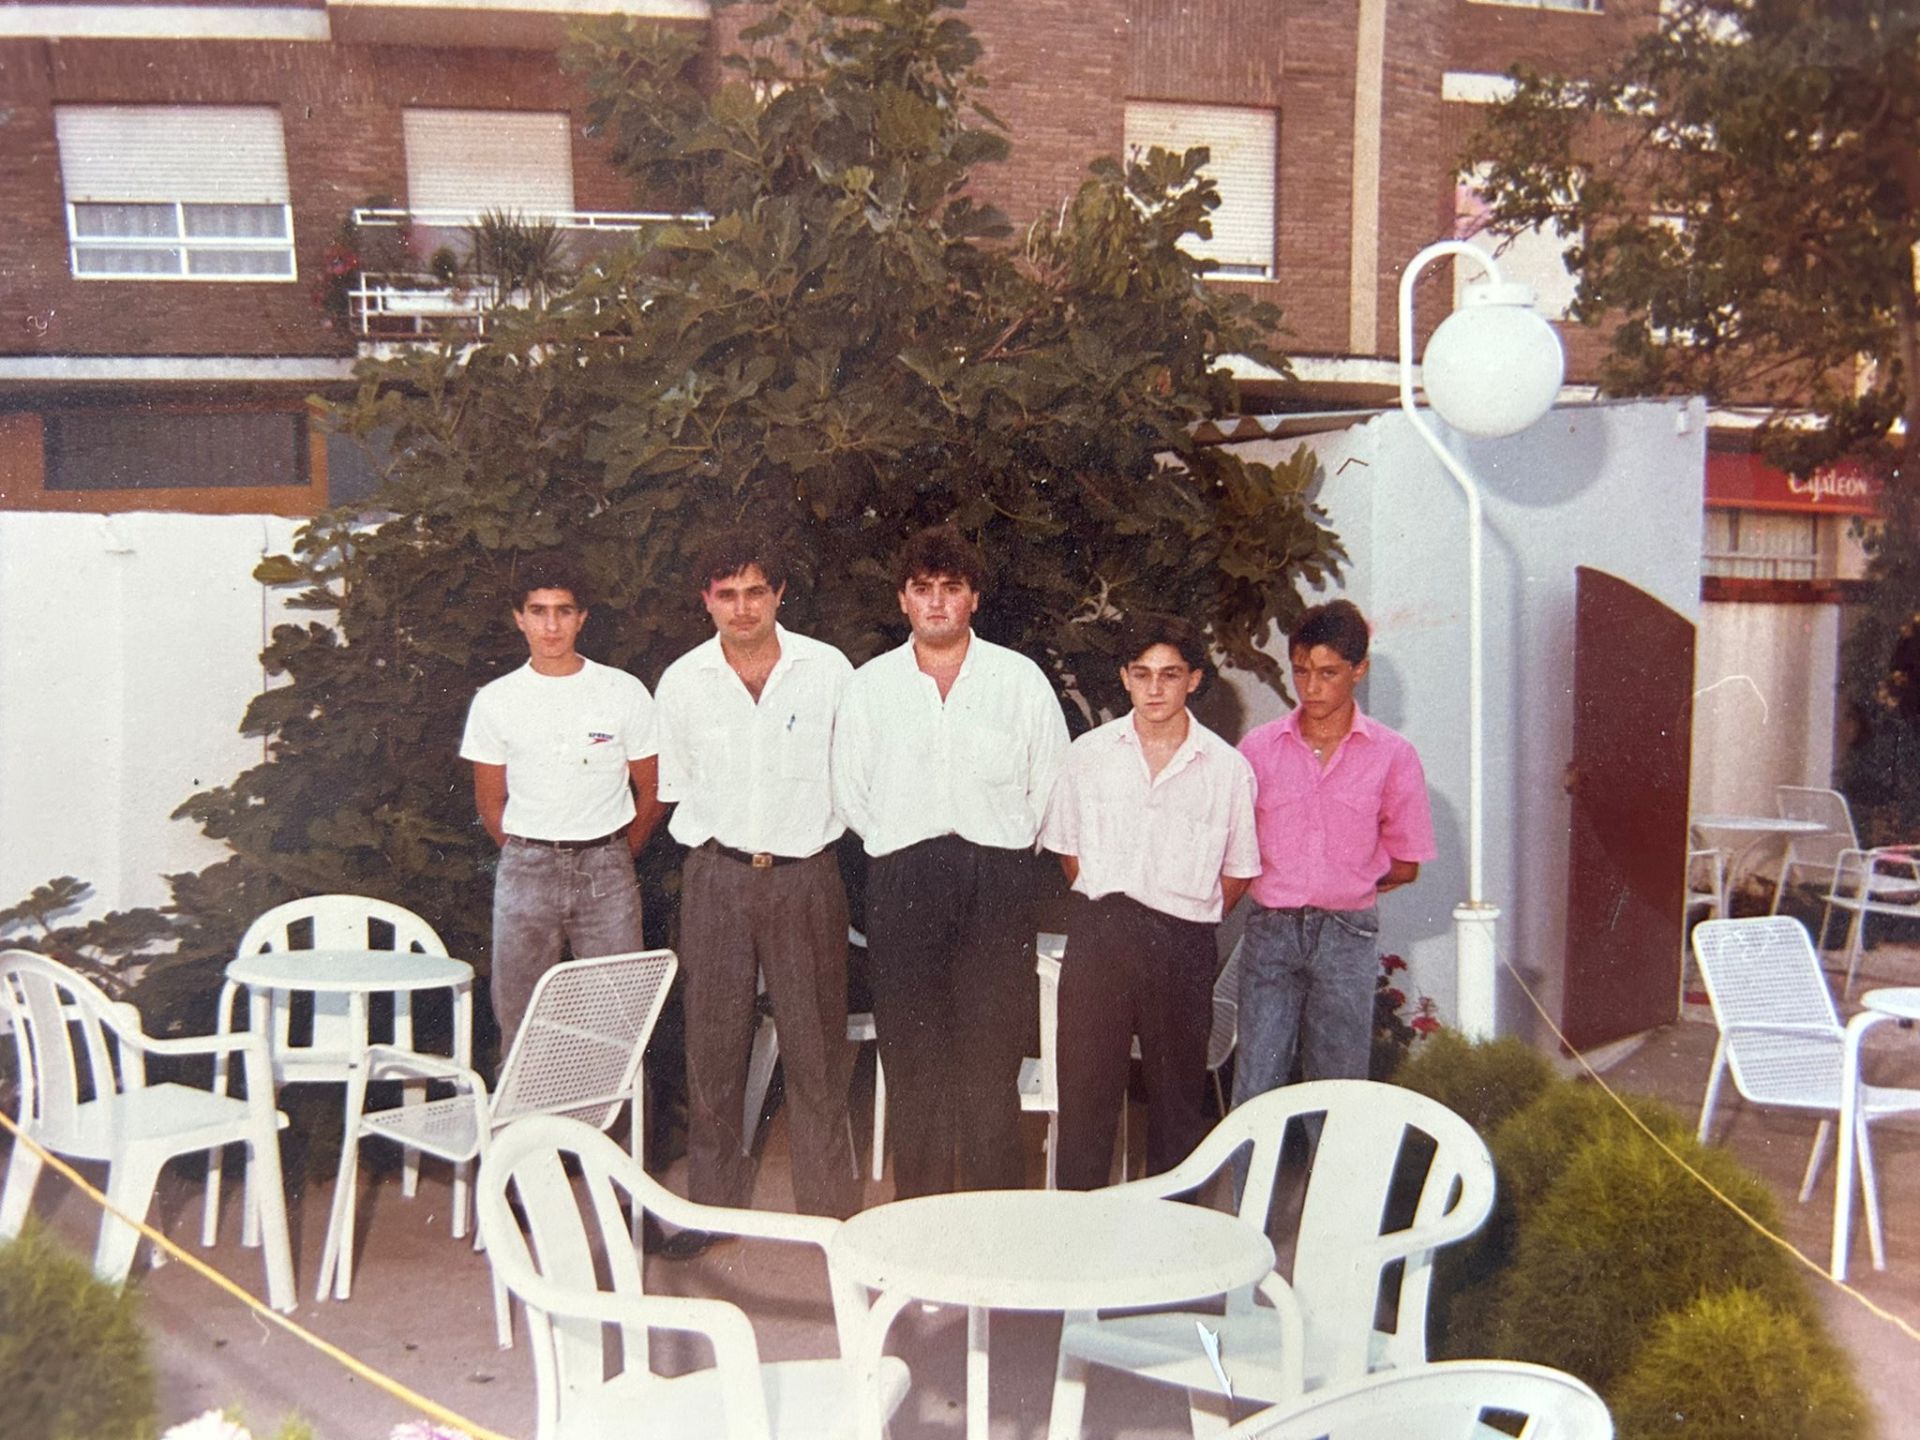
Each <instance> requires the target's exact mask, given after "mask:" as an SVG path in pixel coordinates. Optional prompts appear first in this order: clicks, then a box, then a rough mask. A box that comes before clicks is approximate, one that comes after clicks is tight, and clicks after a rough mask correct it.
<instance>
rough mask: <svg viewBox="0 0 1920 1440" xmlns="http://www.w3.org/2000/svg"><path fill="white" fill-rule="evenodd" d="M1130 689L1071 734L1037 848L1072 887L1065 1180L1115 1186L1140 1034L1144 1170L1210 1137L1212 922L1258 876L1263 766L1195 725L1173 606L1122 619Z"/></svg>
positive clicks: (1063, 995)
mask: <svg viewBox="0 0 1920 1440" xmlns="http://www.w3.org/2000/svg"><path fill="white" fill-rule="evenodd" d="M1121 654H1122V656H1123V657H1124V659H1125V663H1124V664H1122V665H1121V667H1120V683H1121V684H1122V685H1124V686H1125V687H1126V690H1127V697H1128V698H1129V699H1130V700H1132V701H1133V709H1132V710H1131V711H1130V712H1129V713H1128V714H1126V715H1123V716H1121V717H1120V718H1119V719H1118V720H1114V721H1110V722H1109V723H1107V724H1105V725H1102V726H1100V727H1099V728H1098V729H1096V730H1093V731H1091V732H1089V733H1088V734H1085V735H1082V736H1081V737H1080V738H1079V739H1078V740H1076V741H1074V743H1073V746H1072V748H1071V749H1069V750H1068V751H1067V763H1066V768H1065V769H1064V770H1063V771H1062V773H1061V776H1060V781H1059V783H1058V784H1057V785H1055V786H1054V790H1053V798H1052V800H1051V801H1050V802H1049V803H1048V806H1047V818H1046V823H1045V824H1043V825H1042V826H1041V828H1040V843H1041V844H1042V845H1043V846H1045V847H1046V848H1047V849H1049V850H1051V851H1053V852H1054V854H1056V855H1057V856H1059V858H1060V868H1061V869H1062V870H1063V871H1065V873H1066V877H1067V882H1068V883H1069V884H1070V885H1072V887H1073V898H1072V902H1071V903H1072V909H1071V911H1070V912H1069V916H1068V920H1067V954H1066V960H1065V962H1064V966H1063V969H1062V971H1061V977H1060V1029H1059V1036H1060V1040H1059V1066H1060V1141H1059V1143H1060V1153H1059V1156H1058V1157H1057V1163H1056V1173H1057V1181H1058V1184H1059V1185H1060V1188H1061V1189H1063V1190H1091V1189H1095V1188H1097V1187H1099V1186H1102V1185H1105V1184H1106V1183H1107V1177H1108V1170H1109V1169H1110V1167H1111V1164H1112V1159H1113V1140H1114V1130H1115V1126H1116V1124H1117V1122H1118V1119H1119V1115H1120V1106H1121V1105H1122V1104H1123V1103H1124V1102H1125V1099H1126V1091H1127V1071H1128V1057H1129V1051H1130V1046H1129V1043H1128V1042H1129V1041H1130V1039H1131V1038H1132V1037H1133V1036H1135V1035H1138V1036H1139V1037H1140V1060H1141V1064H1142V1066H1143V1067H1144V1068H1145V1072H1146V1080H1147V1104H1148V1122H1147V1170H1148V1172H1149V1173H1153V1174H1157V1173H1159V1172H1160V1171H1163V1170H1167V1169H1171V1168H1172V1167H1173V1166H1174V1165H1175V1164H1177V1163H1178V1162H1179V1161H1181V1160H1182V1159H1184V1158H1186V1155H1187V1152H1188V1151H1190V1150H1191V1149H1192V1148H1193V1147H1194V1146H1195V1145H1196V1144H1198V1143H1199V1142H1200V1140H1201V1138H1202V1137H1203V1136H1204V1135H1205V1134H1206V1133H1207V1125H1208V1117H1207V1113H1206V1108H1205V1103H1204V1100H1203V1096H1204V1095H1205V1093H1206V1079H1207V1036H1208V1033H1209V1031H1210V1030H1211V1029H1212V1025H1213V977H1214V971H1215V970H1216V969H1218V968H1219V952H1218V951H1217V949H1216V948H1215V945H1214V930H1215V929H1216V927H1217V926H1218V925H1219V922H1220V920H1221V918H1222V917H1223V916H1224V915H1225V914H1226V913H1227V912H1228V911H1230V910H1232V909H1233V907H1234V904H1235V902H1236V901H1238V900H1239V899H1240V897H1241V895H1242V894H1243V893H1245V891H1246V888H1247V882H1248V880H1250V879H1251V878H1252V877H1253V876H1254V875H1256V874H1258V873H1259V870H1260V848H1259V844H1258V842H1257V841H1256V840H1255V838H1254V821H1253V772H1252V771H1251V770H1250V769H1249V768H1248V766H1247V762H1246V761H1245V760H1243V759H1242V758H1241V757H1240V756H1239V755H1237V754H1235V753H1234V749H1233V747H1232V746H1231V745H1229V744H1228V743H1227V742H1226V741H1224V740H1222V739H1221V738H1220V737H1219V736H1218V735H1215V734H1214V733H1213V732H1212V731H1211V730H1209V729H1207V727H1206V726H1204V725H1202V724H1201V723H1200V722H1199V721H1198V720H1195V719H1194V718H1193V716H1192V714H1191V713H1190V712H1189V711H1188V710H1187V697H1188V696H1190V695H1192V694H1193V693H1194V692H1195V691H1196V690H1198V689H1199V688H1200V683H1201V681H1202V680H1203V679H1204V677H1205V675H1206V662H1207V649H1206V643H1205V642H1204V641H1203V640H1202V638H1201V636H1200V632H1199V631H1198V630H1197V629H1195V628H1194V627H1193V626H1192V625H1190V624H1189V623H1187V622H1186V621H1185V620H1180V619H1177V618H1175V617H1173V616H1170V615H1142V616H1139V617H1137V618H1136V619H1135V620H1134V621H1133V622H1132V623H1130V624H1129V625H1128V627H1127V630H1126V633H1125V635H1124V638H1123V640H1122V649H1121Z"/></svg>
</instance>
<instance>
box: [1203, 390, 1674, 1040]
mask: <svg viewBox="0 0 1920 1440" xmlns="http://www.w3.org/2000/svg"><path fill="white" fill-rule="evenodd" d="M1705 441H1706V436H1705V425H1704V415H1703V413H1702V411H1701V410H1700V408H1699V407H1698V406H1697V405H1695V404H1692V403H1690V402H1684V401H1642V402H1633V403H1622V404H1608V405H1599V406H1592V407H1585V408H1578V409H1563V410H1557V411H1555V412H1554V413H1553V414H1551V415H1549V416H1548V417H1547V419H1546V420H1544V421H1542V422H1541V423H1540V424H1539V425H1536V426H1535V427H1534V428H1533V429H1532V430H1530V431H1528V432H1526V433H1525V434H1523V435H1518V436H1514V437H1512V438H1510V439H1507V440H1474V439H1469V438H1465V437H1459V438H1455V439H1454V440H1453V441H1452V443H1453V444H1454V445H1455V447H1456V449H1455V453H1456V454H1458V455H1460V456H1461V457H1462V458H1463V459H1464V460H1465V461H1466V463H1467V465H1468V468H1469V469H1470V470H1471V471H1472V472H1473V473H1474V474H1475V475H1477V476H1478V477H1479V479H1480V482H1481V486H1482V491H1483V500H1484V505H1485V515H1486V524H1487V538H1486V562H1485V563H1486V591H1485V595H1486V624H1487V652H1486V676H1487V713H1486V722H1485V723H1486V807H1487V808H1486V825H1487V837H1486V876H1487V890H1488V893H1487V896H1486V898H1487V899H1488V900H1490V901H1492V902H1493V903H1494V904H1496V905H1498V906H1500V908H1501V909H1502V911H1503V912H1504V914H1503V917H1502V920H1501V923H1500V953H1501V955H1502V957H1503V958H1506V959H1511V960H1512V961H1513V962H1514V964H1515V965H1516V966H1517V967H1518V968H1519V969H1520V970H1521V971H1522V972H1523V973H1524V974H1526V975H1527V976H1528V978H1529V983H1530V984H1534V985H1535V987H1536V988H1537V990H1538V991H1539V993H1540V994H1541V998H1542V1000H1543V1001H1544V1002H1545V1003H1546V1005H1547V1007H1548V1009H1549V1011H1550V1012H1551V1013H1554V1014H1556V1015H1557V1014H1558V1008H1559V992H1560V978H1561V974H1562V970H1563V967H1564V963H1565V926H1566V888H1567V886H1566V872H1567V832H1568V820H1569V815H1570V802H1569V801H1568V798H1567V795H1566V793H1565V791H1564V790H1563V789H1562V787H1561V777H1562V774H1563V772H1564V770H1565V768H1566V765H1567V762H1568V761H1569V759H1570V758H1571V755H1572V723H1573V703H1572V684H1573V618H1574V567H1575V566H1577V565H1588V566H1592V567H1595V568H1597V569H1601V570H1606V571H1609V572H1611V573H1612V574H1614V575H1617V576H1619V577H1620V578H1622V579H1624V580H1627V581H1628V582H1630V583H1632V584H1634V585H1638V586H1639V587H1640V588H1642V589H1643V590H1646V591H1648V592H1649V593H1650V594H1652V595H1653V596H1655V597H1656V598H1658V599H1659V600H1661V601H1663V602H1664V603H1666V604H1667V605H1670V606H1672V607H1673V608H1674V609H1675V610H1677V611H1679V612H1680V613H1681V614H1682V615H1685V616H1687V617H1688V618H1689V619H1696V618H1697V617H1698V615H1699V612H1700V600H1699V594H1700V549H1701V530H1702V525H1703V520H1702V508H1701V502H1702V487H1703V484H1704V475H1705V464H1706V443H1705ZM1295 443H1297V442H1291V441H1279V442H1273V441H1263V442H1259V443H1258V444H1255V445H1248V446H1243V447H1242V451H1243V453H1247V454H1249V455H1250V456H1251V457H1253V458H1275V459H1277V458H1281V457H1283V456H1284V455H1286V454H1289V453H1291V451H1292V450H1293V448H1294V445H1295ZM1309 443H1310V444H1311V446H1312V448H1313V449H1314V450H1315V451H1316V453H1317V454H1318V456H1319V459H1320V462H1321V465H1322V467H1323V469H1324V472H1325V478H1324V480H1323V481H1322V482H1321V489H1320V492H1319V500H1320V503H1321V504H1322V505H1324V506H1325V507H1326V509H1327V511H1328V514H1329V516H1330V518H1331V523H1332V525H1333V527H1334V529H1335V530H1336V531H1337V532H1338V533H1339V534H1340V537H1341V539H1342V540H1343V541H1344V542H1345V544H1346V547H1347V551H1348V554H1349V556H1350V560H1349V563H1348V566H1347V573H1346V581H1345V591H1344V593H1345V594H1347V595H1348V596H1349V597H1350V598H1351V599H1353V601H1354V602H1355V603H1356V604H1358V605H1359V606H1360V607H1361V609H1363V610H1364V611H1366V613H1367V616H1368V618H1369V619H1370V620H1371V621H1372V622H1373V625H1374V631H1375V635H1374V645H1373V665H1372V669H1371V673H1370V675H1369V676H1368V679H1367V681H1366V684H1365V688H1364V692H1363V696H1362V704H1363V705H1364V706H1365V708H1366V709H1367V712H1368V713H1369V714H1371V715H1374V716H1376V717H1377V718H1379V719H1380V720H1383V721H1384V722H1385V723H1387V724H1388V725H1391V726H1392V727H1393V728H1394V729H1396V730H1399V731H1401V732H1402V733H1403V734H1405V735H1407V736H1408V738H1410V739H1411V740H1412V741H1413V742H1414V743H1415V745H1416V746H1418V747H1419V750H1420V753H1421V757H1422V760H1423V761H1424V763H1425V765H1426V769H1427V780H1428V784H1429V788H1430V790H1431V793H1432V797H1433V804H1434V824H1435V829H1436V831H1437V835H1438V841H1439V849H1440V857H1439V859H1437V860H1435V861H1434V862H1432V863H1431V864H1429V865H1427V866H1426V867H1424V868H1423V870H1422V872H1421V876H1420V880H1419V882H1418V883H1417V884H1415V885H1413V886H1410V887H1408V888H1407V889H1405V890H1403V891H1399V892H1396V893H1395V894H1393V895H1390V896H1387V897H1386V898H1385V899H1384V900H1383V901H1382V904H1381V944H1382V946H1383V947H1384V948H1386V949H1389V950H1397V951H1399V952H1400V953H1401V954H1402V955H1404V956H1405V957H1406V958H1407V960H1408V961H1409V964H1410V966H1411V969H1412V975H1413V981H1414V985H1415V987H1416V988H1417V989H1418V990H1420V991H1422V992H1424V993H1426V994H1428V995H1431V996H1433V997H1434V998H1435V999H1436V1000H1437V1001H1438V1002H1439V1004H1440V1007H1441V1010H1442V1012H1443V1013H1444V1014H1445V1015H1447V1016H1448V1017H1451V1016H1452V1015H1453V1013H1454V976H1453V968H1454V967H1453V935H1452V911H1453V907H1454V905H1455V904H1456V903H1458V902H1459V901H1460V900H1462V899H1464V898H1466V808H1467V807H1466V795H1467V776H1466V763H1467V755H1466V734H1467V673H1466V672H1467V659H1466V657H1467V638H1466V618H1467V562H1466V539H1465V537H1466V501H1465V499H1464V497H1463V496H1462V495H1461V494H1460V491H1459V489H1458V487H1457V486H1456V485H1455V484H1454V483H1453V481H1452V480H1451V478H1449V477H1448V475H1447V474H1446V472H1445V471H1444V470H1443V469H1442V468H1441V466H1440V464H1439V462H1438V461H1437V460H1435V459H1434V458H1433V456H1432V454H1431V452H1429V451H1428V450H1427V448H1426V447H1425V445H1424V444H1422V443H1421V441H1420V439H1419V437H1418V436H1417V435H1416V434H1415V433H1414V432H1413V430H1412V428H1411V427H1410V426H1409V425H1408V424H1407V422H1406V420H1405V418H1404V417H1403V416H1401V415H1399V414H1398V413H1389V414H1386V415H1381V416H1379V417H1376V418H1375V419H1372V420H1370V421H1367V422H1365V423H1363V424H1359V425H1356V426H1354V427H1352V428H1351V429H1348V430H1344V431H1339V432H1335V433H1331V434H1327V435H1322V436H1316V437H1314V438H1313V439H1312V440H1311V441H1310V442H1309ZM1333 593H1334V592H1331V591H1330V592H1328V595H1327V596H1325V597H1321V596H1316V597H1312V598H1316V599H1317V598H1330V597H1331V595H1332V594H1333ZM1239 688H1240V689H1241V691H1242V693H1243V695H1244V697H1245V707H1246V712H1247V716H1246V718H1247V722H1248V723H1249V724H1257V723H1259V722H1261V721H1263V720H1267V719H1271V718H1274V717H1275V716H1277V715H1279V714H1280V713H1282V710H1283V706H1282V705H1281V703H1280V702H1279V701H1278V700H1277V699H1275V698H1274V697H1273V696H1272V695H1271V694H1270V693H1268V692H1266V691H1265V690H1264V687H1259V686H1257V685H1245V684H1243V685H1241V686H1240V687H1239ZM1620 703H1621V704H1623V705H1631V704H1632V703H1633V697H1632V696H1631V695H1623V696H1621V697H1620ZM1500 1024H1501V1029H1502V1031H1503V1032H1507V1031H1511V1032H1515V1033H1520V1034H1534V1033H1536V1031H1535V1023H1534V1019H1533V1011H1532V1008H1531V1006H1529V1005H1528V1004H1527V1002H1526V1001H1525V999H1524V997H1523V996H1522V995H1521V994H1520V992H1519V991H1518V989H1517V987H1516V986H1514V985H1513V984H1512V983H1511V982H1510V981H1509V980H1507V979H1506V978H1505V977H1504V975H1503V980H1502V987H1501V993H1500Z"/></svg>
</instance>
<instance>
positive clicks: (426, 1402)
mask: <svg viewBox="0 0 1920 1440" xmlns="http://www.w3.org/2000/svg"><path fill="white" fill-rule="evenodd" d="M0 1125H4V1126H5V1127H6V1128H7V1129H8V1130H10V1131H12V1132H13V1142H14V1144H16V1145H25V1146H26V1147H27V1148H28V1149H30V1150H32V1151H33V1152H34V1154H36V1155H38V1156H39V1157H40V1158H41V1159H42V1160H43V1161H45V1162H46V1163H47V1164H48V1165H49V1166H51V1167H52V1168H53V1169H54V1170H55V1171H56V1172H57V1173H59V1174H61V1175H63V1176H65V1177H66V1178H67V1179H68V1180H70V1181H71V1182H72V1183H73V1185H74V1186H75V1188H77V1189H78V1190H79V1191H80V1193H81V1194H83V1195H85V1196H86V1197H87V1198H88V1199H89V1200H91V1201H93V1203H94V1204H96V1205H98V1206H99V1207H100V1208H101V1209H102V1210H104V1211H106V1212H107V1213H108V1214H109V1215H111V1216H113V1217H114V1218H115V1219H116V1220H119V1221H122V1222H123V1223H125V1224H128V1225H131V1226H133V1228H134V1229H136V1230H138V1231H139V1232H140V1233H141V1234H142V1235H144V1236H146V1237H147V1239H149V1240H151V1241H152V1242H153V1243H154V1244H155V1245H158V1246H159V1247H160V1248H161V1249H162V1250H164V1251H166V1253H167V1254H168V1255H170V1256H172V1257H173V1258H174V1259H175V1260H178V1261H180V1262H181V1263H182V1264H183V1265H186V1266H187V1267H188V1268H189V1269H191V1270H193V1271H194V1272H196V1273H197V1274H199V1275H201V1276H202V1277H204V1278H205V1279H207V1280H210V1281H212V1282H213V1283H214V1284H215V1285H216V1286H218V1287H219V1288H220V1289H222V1290H224V1291H226V1292H227V1294H229V1295H231V1296H233V1298H234V1299H236V1300H238V1301H239V1302H240V1303H241V1304H243V1305H245V1306H246V1307H247V1308H248V1309H250V1310H252V1311H253V1312H254V1313H255V1314H257V1315H259V1316H261V1317H262V1318H263V1319H266V1320H270V1321H272V1322H273V1323H274V1324H275V1325H278V1326H279V1327H280V1328H281V1329H282V1330H285V1331H286V1332H287V1333H288V1334H290V1335H292V1336H293V1337H294V1338H295V1339H297V1340H304V1341H305V1342H306V1343H307V1344H309V1345H311V1346H312V1347H313V1348H314V1349H316V1350H318V1351H319V1352H320V1353H321V1354H322V1355H325V1356H326V1357H327V1358H328V1359H329V1360H332V1361H334V1362H335V1363H337V1364H339V1365H342V1366H344V1367H345V1368H346V1369H348V1370H350V1371H352V1372H353V1373H354V1374H355V1375H358V1376H359V1377H360V1378H361V1379H362V1380H366V1381H369V1382H371V1383H372V1384H374V1385H376V1386H378V1387H379V1388H380V1389H382V1390H384V1391H386V1392H387V1394H389V1395H391V1396H393V1398H394V1399H396V1400H399V1401H400V1402H402V1403H403V1404H406V1405H411V1406H412V1407H413V1408H414V1409H416V1410H418V1411H420V1412H421V1413H422V1414H424V1415H427V1416H429V1417H431V1418H432V1419H434V1420H438V1421H440V1422H441V1423H443V1424H446V1425H451V1426H453V1427H454V1428H455V1429H456V1430H464V1431H465V1432H466V1433H467V1434H468V1435H469V1436H471V1437H472V1440H509V1437H507V1436H505V1435H502V1434H500V1433H499V1432H498V1431H494V1430H488V1429H486V1428H485V1427H483V1426H480V1425H476V1424H474V1423H473V1421H471V1420H469V1419H467V1418H466V1417H465V1416H463V1415H461V1414H459V1413H458V1412H457V1411H453V1410H449V1409H448V1408H447V1407H446V1406H444V1405H442V1404H440V1402H439V1401H437V1400H430V1399H428V1398H427V1397H426V1396H425V1395H422V1394H421V1393H420V1392H419V1391H417V1390H411V1389H409V1388H408V1387H407V1386H405V1385H403V1384H401V1383H400V1382H399V1381H398V1380H395V1379H393V1378H392V1377H391V1376H389V1375H384V1374H382V1373H381V1372H380V1371H378V1370H376V1369H374V1368H373V1367H372V1366H371V1365H368V1364H367V1363H366V1362H365V1361H363V1360H358V1359H356V1358H354V1357H353V1356H352V1355H349V1354H348V1353H347V1352H346V1351H344V1350H342V1349H341V1348H340V1347H339V1346H338V1345H335V1344H333V1343H332V1342H331V1341H327V1340H322V1339H321V1338H320V1337H319V1336H318V1335H316V1334H314V1333H313V1332H312V1331H311V1330H309V1329H307V1328H306V1327H305V1326H303V1325H299V1324H296V1323H295V1322H294V1321H292V1320H289V1319H288V1318H287V1317H286V1316H284V1315H282V1314H281V1313H280V1312H279V1311H278V1310H275V1309H273V1308H272V1307H270V1306H268V1305H263V1304H262V1303H261V1302H260V1301H259V1300H257V1299H256V1298H254V1296H253V1295H251V1294H249V1293H248V1292H247V1291H246V1290H245V1289H244V1288H242V1287H241V1286H239V1285H236V1284H235V1283H234V1282H233V1281H232V1280H229V1279H228V1278H227V1277H226V1276H225V1275H223V1274H221V1273H220V1271H218V1270H216V1269H214V1268H213V1266H211V1265H209V1264H207V1262H206V1261H204V1260H202V1259H201V1258H200V1257H199V1256H197V1255H194V1254H191V1253H189V1252H188V1251H186V1250H182V1249H181V1248H180V1247H179V1246H178V1245H176V1244H174V1243H173V1241H171V1240H169V1239H168V1238H167V1237H166V1236H165V1235H162V1234H161V1233H160V1232H159V1231H158V1230H155V1229H154V1228H153V1227H152V1226H150V1225H148V1224H147V1223H146V1222H145V1221H143V1220H136V1219H134V1218H133V1217H132V1216H131V1215H128V1214H126V1213H125V1212H124V1211H122V1210H121V1209H119V1208H118V1207H117V1206H115V1205H114V1204H113V1203H112V1202H111V1201H109V1200H108V1199H107V1197H106V1196H105V1195H102V1194H101V1193H100V1192H99V1191H98V1190H96V1189H95V1188H94V1187H93V1186H92V1185H90V1184H89V1183H88V1182H87V1180H86V1178H85V1177H84V1176H82V1175H81V1174H80V1172H79V1171H77V1170H75V1169H74V1168H73V1167H72V1166H71V1165H69V1164H67V1162H66V1161H64V1160H62V1159H61V1158H60V1157H59V1156H58V1155H54V1154H52V1153H50V1152H49V1151H48V1150H47V1149H46V1147H45V1146H43V1145H40V1144H39V1143H38V1142H36V1141H35V1140H34V1139H33V1138H32V1137H30V1136H28V1135H26V1134H24V1133H22V1131H21V1129H20V1127H19V1126H18V1125H16V1124H15V1123H14V1120H13V1117H12V1116H11V1115H8V1114H7V1113H6V1112H5V1111H0Z"/></svg>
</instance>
